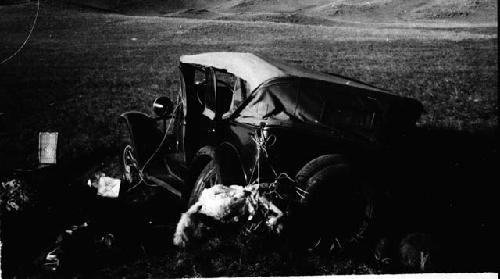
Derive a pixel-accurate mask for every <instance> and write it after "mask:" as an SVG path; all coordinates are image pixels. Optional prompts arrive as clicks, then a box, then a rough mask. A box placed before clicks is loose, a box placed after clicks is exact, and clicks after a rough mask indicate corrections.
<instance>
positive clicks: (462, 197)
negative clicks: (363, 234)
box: [376, 128, 498, 272]
mask: <svg viewBox="0 0 500 279" xmlns="http://www.w3.org/2000/svg"><path fill="white" fill-rule="evenodd" d="M497 139H498V134H497V131H490V132H477V133H470V132H463V131H454V130H445V129H429V128H419V129H417V130H416V131H415V133H414V134H413V135H411V136H410V137H408V140H406V141H401V142H399V143H398V144H397V145H396V147H395V148H394V150H393V151H394V152H392V155H390V156H388V157H387V158H384V160H382V162H383V164H382V165H381V166H380V168H381V170H380V172H379V173H380V174H381V177H380V182H381V186H384V185H383V184H386V186H388V187H387V191H386V192H385V193H384V194H383V195H382V201H383V202H381V203H380V204H379V209H381V210H382V211H379V212H378V213H379V217H380V220H379V222H378V223H377V229H376V234H381V236H382V237H384V236H386V237H388V239H389V240H391V241H392V242H395V243H399V242H398V241H400V240H401V238H402V237H404V236H405V235H407V234H408V233H412V232H420V233H426V234H428V235H430V236H431V238H432V246H434V247H433V248H434V249H433V250H434V253H433V254H434V255H431V257H432V258H433V259H432V260H433V266H434V267H433V270H435V271H437V272H492V271H494V272H498V269H497V267H496V264H495V263H496V257H495V256H494V255H495V253H496V252H495V251H496V250H497V247H498V246H497V245H498V242H497V238H496V235H497V234H498V231H497V228H496V222H497V220H498V206H497V203H496V201H495V200H496V198H495V192H496V191H495V188H496V186H495V185H497V183H498V182H497V181H496V180H497V175H496V173H497V172H496V168H497V166H498V146H497V142H498V141H497ZM384 188H385V187H384ZM379 236H380V235H379Z"/></svg>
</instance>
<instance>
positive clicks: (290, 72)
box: [180, 52, 381, 91]
mask: <svg viewBox="0 0 500 279" xmlns="http://www.w3.org/2000/svg"><path fill="white" fill-rule="evenodd" d="M180 62H181V63H185V64H196V65H202V66H205V67H214V68H217V69H220V70H225V71H227V72H229V73H231V74H234V75H235V76H238V77H240V78H242V79H244V80H246V81H247V83H248V85H249V89H250V91H253V90H254V89H255V88H257V87H259V85H261V84H262V83H264V82H265V81H267V80H270V79H273V78H278V77H302V78H310V79H316V80H323V81H327V82H332V83H336V84H344V85H349V86H354V87H359V88H365V89H369V90H375V91H381V90H380V89H377V88H375V87H372V86H369V85H366V84H363V83H360V82H357V81H354V80H351V79H347V78H343V77H339V76H335V75H330V74H325V73H321V72H316V71H312V70H308V69H305V68H302V67H297V66H291V65H287V64H284V63H282V62H279V61H276V60H274V59H270V58H265V57H263V56H258V55H255V54H253V53H246V52H206V53H200V54H195V55H182V56H181V57H180Z"/></svg>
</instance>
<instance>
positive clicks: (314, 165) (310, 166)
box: [295, 154, 345, 184]
mask: <svg viewBox="0 0 500 279" xmlns="http://www.w3.org/2000/svg"><path fill="white" fill-rule="evenodd" d="M343 162H345V159H344V158H343V157H342V155H340V154H326V155H322V156H319V157H318V158H316V159H313V160H311V161H310V162H309V163H307V164H305V165H304V166H303V167H302V169H300V171H299V172H298V173H297V175H296V176H295V180H296V181H297V182H298V183H299V184H306V183H307V180H308V179H309V178H311V177H312V176H313V175H314V174H315V173H317V172H318V171H320V170H321V169H323V168H325V167H327V166H330V165H335V164H339V163H343Z"/></svg>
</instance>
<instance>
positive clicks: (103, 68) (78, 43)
mask: <svg viewBox="0 0 500 279" xmlns="http://www.w3.org/2000/svg"><path fill="white" fill-rule="evenodd" d="M34 13H35V6H34V5H24V6H0V15H1V16H0V38H1V42H2V43H1V44H0V59H2V60H3V58H4V57H7V56H9V55H10V54H11V53H12V52H14V51H15V50H16V49H17V48H18V46H19V45H20V44H21V43H22V41H23V40H24V38H25V36H26V34H27V31H28V30H29V28H30V23H31V18H32V15H34ZM497 32H498V29H497V26H496V24H487V25H484V24H476V25H474V24H458V25H457V24H456V23H453V24H450V25H447V24H446V23H443V22H438V23H432V24H429V23H426V24H415V25H412V24H399V25H397V24H395V25H389V24H378V25H377V24H373V25H370V24H347V23H346V24H345V25H342V24H339V25H337V26H320V25H299V24H290V23H273V22H263V21H254V22H245V21H224V20H200V19H186V18H172V17H145V16H144V17H141V16H123V15H118V14H108V13H97V12H95V11H90V10H78V9H76V8H74V7H66V6H61V5H55V4H47V3H46V2H42V4H41V10H40V15H39V18H38V22H37V25H36V27H35V29H34V33H33V35H32V37H31V39H30V40H29V41H28V43H27V44H26V46H25V47H24V49H22V50H21V52H19V54H18V55H17V56H15V57H14V58H13V59H11V60H9V61H8V62H6V63H4V64H1V65H0V113H4V114H5V115H4V119H3V122H4V124H5V127H4V130H0V170H5V169H12V168H15V167H21V168H29V167H33V166H35V165H36V160H37V158H36V152H37V135H38V132H39V131H58V132H59V147H58V152H59V154H58V156H59V157H58V159H59V161H60V162H61V164H64V163H69V162H72V161H74V160H79V158H80V157H81V156H82V154H84V155H89V154H96V153H101V154H100V155H102V154H103V153H106V152H109V154H111V155H112V154H113V152H114V151H116V150H117V148H118V144H119V136H118V135H119V131H118V125H117V118H118V115H119V114H120V113H122V112H125V111H129V110H138V111H144V112H149V110H150V105H151V103H152V101H153V100H154V99H155V98H156V97H158V96H161V95H164V94H167V95H170V96H173V95H174V94H175V92H176V90H177V88H178V85H179V84H178V82H177V77H178V74H177V66H178V58H179V56H180V55H182V54H193V53H199V52H205V51H248V52H255V53H260V54H264V55H268V56H272V57H276V58H279V59H282V60H284V61H287V62H288V63H291V64H297V65H302V66H305V67H307V68H311V69H315V70H322V71H326V72H335V73H338V74H341V75H345V76H349V77H353V78H356V79H359V80H362V81H365V82H367V83H371V84H374V85H375V86H378V87H382V88H386V89H389V90H390V91H392V92H394V93H396V94H400V95H404V96H409V97H413V98H416V99H418V100H420V101H421V102H422V103H423V104H424V107H425V110H426V113H425V114H424V115H423V116H422V118H421V120H420V121H419V125H420V126H422V127H425V128H429V129H445V130H451V131H462V132H464V133H465V132H467V133H468V134H471V135H475V134H478V133H479V134H482V133H489V134H492V133H494V131H495V129H496V128H497V127H498V117H497V109H498V97H497V90H498V77H497V76H498V59H497V54H498V42H497ZM451 139H452V140H453V138H451ZM428 144H432V143H428ZM495 150H496V149H495ZM467 152H470V153H473V152H474V151H473V150H468V151H467ZM105 155H106V154H105ZM274 256H275V255H274V254H272V253H271V254H270V255H268V256H266V257H274ZM176 257H177V258H176ZM179 257H180V259H179ZM197 257H198V258H193V257H182V256H179V255H173V254H172V255H170V256H169V257H166V258H165V257H163V258H157V259H154V260H152V261H149V260H148V261H139V262H136V263H135V264H133V268H136V269H135V270H144V269H148V268H149V270H150V271H151V272H152V275H153V276H161V275H162V274H163V275H165V274H170V275H172V276H184V275H188V276H197V275H201V276H220V275H224V273H221V272H222V271H221V270H223V268H222V267H225V266H228V265H230V263H229V262H228V261H229V260H230V259H224V258H223V259H222V260H220V261H219V262H214V261H212V262H210V263H209V264H208V265H211V266H212V267H213V268H212V269H208V270H201V271H200V270H198V271H197V270H192V269H190V270H185V268H187V266H191V264H190V263H186V262H185V261H186V259H187V260H188V261H196V260H200V259H202V258H203V255H199V256H197ZM177 260H179V261H180V262H175V261H177ZM261 260H262V261H261V262H259V261H255V262H249V263H248V265H247V269H245V270H241V269H240V267H236V266H233V269H231V270H232V271H231V272H230V275H260V276H265V275H290V274H296V273H295V271H293V270H291V271H290V270H289V268H290V266H282V268H281V269H282V270H281V271H275V273H273V272H272V271H271V270H269V269H268V268H267V267H265V266H262V262H266V261H269V262H273V263H276V264H277V262H278V261H279V259H276V258H261ZM314 261H315V260H314V259H313V262H314ZM318 261H320V260H318ZM174 262H175V263H174ZM154 264H156V266H155V267H151V265H154ZM259 265H260V267H259ZM350 265H351V266H350ZM160 266H174V267H175V268H171V269H169V268H167V267H160ZM202 266H203V265H202ZM217 266H219V269H220V270H219V271H217V270H218V269H217ZM248 266H253V267H252V268H254V269H255V270H252V269H251V268H249V267H248ZM256 266H257V267H256ZM318 266H319V267H318ZM126 268H127V267H125V269H113V270H112V271H110V270H105V271H104V274H108V275H109V272H111V275H113V276H122V275H124V274H122V273H120V272H124V273H126V272H129V270H128V269H126ZM322 268H323V269H322ZM275 270H280V269H279V268H278V269H275ZM137 272H140V271H137ZM155 272H156V273H157V274H155ZM297 272H298V271H297ZM355 272H361V273H370V272H377V269H376V268H374V267H365V266H364V265H359V264H357V265H355V266H354V267H352V263H345V264H344V265H337V266H335V265H327V264H322V265H314V268H311V269H310V274H330V273H355ZM137 276H138V277H141V275H139V274H138V275H137Z"/></svg>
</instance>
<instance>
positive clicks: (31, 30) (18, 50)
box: [0, 0, 40, 65]
mask: <svg viewBox="0 0 500 279" xmlns="http://www.w3.org/2000/svg"><path fill="white" fill-rule="evenodd" d="M39 12H40V0H38V1H37V4H36V14H35V18H34V19H33V24H32V25H31V28H30V32H29V33H28V36H27V37H26V39H25V40H24V42H23V43H22V44H21V46H19V48H18V49H17V50H16V51H14V53H12V54H11V55H10V56H9V57H7V58H5V59H4V60H2V62H0V65H2V64H4V63H6V62H7V61H9V60H10V59H12V58H14V56H16V55H17V54H18V53H19V52H20V51H21V50H22V49H23V48H24V46H25V45H26V44H27V43H28V40H29V39H30V37H31V33H33V30H34V29H35V25H36V21H37V19H38V14H39Z"/></svg>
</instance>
